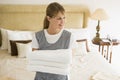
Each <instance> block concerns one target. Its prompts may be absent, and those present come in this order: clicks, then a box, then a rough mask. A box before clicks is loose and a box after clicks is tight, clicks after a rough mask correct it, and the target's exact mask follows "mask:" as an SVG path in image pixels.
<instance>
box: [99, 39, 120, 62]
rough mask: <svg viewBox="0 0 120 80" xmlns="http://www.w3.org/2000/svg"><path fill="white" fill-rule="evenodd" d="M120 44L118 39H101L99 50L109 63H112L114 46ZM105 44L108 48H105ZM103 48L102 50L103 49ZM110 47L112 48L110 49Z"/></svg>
mask: <svg viewBox="0 0 120 80" xmlns="http://www.w3.org/2000/svg"><path fill="white" fill-rule="evenodd" d="M118 44H120V42H118V41H111V42H110V41H108V42H107V41H103V40H102V41H100V43H99V52H101V54H102V55H103V56H104V57H105V58H106V59H107V60H109V63H111V60H112V47H113V46H116V45H118ZM105 46H106V48H107V49H106V50H105ZM101 49H102V51H101ZM109 49H110V50H109Z"/></svg>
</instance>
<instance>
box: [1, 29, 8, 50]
mask: <svg viewBox="0 0 120 80" xmlns="http://www.w3.org/2000/svg"><path fill="white" fill-rule="evenodd" d="M0 29H1V35H2V45H1V47H0V48H1V49H8V35H7V31H8V30H7V29H4V28H0Z"/></svg>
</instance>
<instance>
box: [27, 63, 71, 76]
mask: <svg viewBox="0 0 120 80" xmlns="http://www.w3.org/2000/svg"><path fill="white" fill-rule="evenodd" d="M27 70H29V71H38V72H39V71H40V72H47V73H54V74H61V75H68V74H69V71H70V68H57V67H50V66H42V65H28V66H27Z"/></svg>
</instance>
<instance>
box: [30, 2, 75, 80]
mask: <svg viewBox="0 0 120 80" xmlns="http://www.w3.org/2000/svg"><path fill="white" fill-rule="evenodd" d="M64 24H65V9H64V8H63V6H61V5H60V4H59V3H57V2H53V3H51V4H49V5H48V7H47V9H46V16H45V19H44V29H43V30H41V31H39V32H37V33H36V34H35V35H34V37H33V40H32V47H33V51H34V50H56V49H68V48H71V45H73V42H74V40H73V39H72V36H71V33H70V32H68V31H66V30H64ZM35 80H68V76H67V75H60V74H54V73H53V74H51V73H46V72H36V76H35Z"/></svg>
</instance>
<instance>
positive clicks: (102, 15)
mask: <svg viewBox="0 0 120 80" xmlns="http://www.w3.org/2000/svg"><path fill="white" fill-rule="evenodd" d="M107 18H108V16H107V14H106V12H105V11H104V9H101V8H98V9H96V10H95V12H94V13H93V14H92V15H91V19H94V20H97V21H98V25H97V26H96V31H97V32H96V36H95V37H94V38H93V40H92V42H93V43H94V44H99V42H100V41H101V39H100V34H99V31H100V21H102V20H106V19H107Z"/></svg>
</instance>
